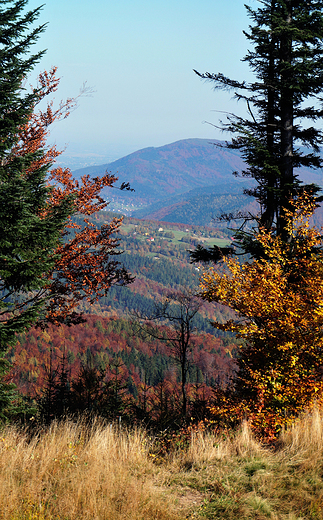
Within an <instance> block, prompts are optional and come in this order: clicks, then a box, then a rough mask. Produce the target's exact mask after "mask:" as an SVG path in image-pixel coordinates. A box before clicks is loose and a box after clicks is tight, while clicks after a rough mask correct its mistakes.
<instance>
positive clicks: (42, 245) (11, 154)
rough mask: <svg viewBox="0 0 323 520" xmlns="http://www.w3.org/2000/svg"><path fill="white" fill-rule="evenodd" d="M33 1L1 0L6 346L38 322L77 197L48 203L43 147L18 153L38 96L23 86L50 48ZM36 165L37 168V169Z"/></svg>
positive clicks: (1, 257) (1, 289)
mask: <svg viewBox="0 0 323 520" xmlns="http://www.w3.org/2000/svg"><path fill="white" fill-rule="evenodd" d="M26 4H27V1H26V0H18V1H15V2H12V1H10V0H9V1H8V0H7V1H6V0H3V1H0V351H2V352H3V351H5V350H6V349H7V347H8V345H9V344H10V343H12V342H13V341H14V337H15V333H16V332H20V331H22V330H24V329H25V328H26V327H29V326H30V325H31V324H32V323H33V322H35V321H36V320H37V319H38V317H39V313H40V312H41V309H42V305H43V303H44V301H45V299H46V289H45V276H44V275H45V273H47V272H48V271H49V270H50V269H51V268H52V267H53V265H54V262H55V256H54V255H53V251H54V250H55V248H56V247H57V245H58V243H59V240H60V236H61V231H62V229H64V226H65V223H66V220H67V218H68V215H69V214H70V213H71V208H72V200H71V198H65V199H64V200H62V201H61V202H60V203H58V204H57V205H56V206H54V207H53V206H50V205H49V195H50V191H51V188H50V187H49V186H48V185H47V181H46V177H47V174H48V166H45V167H44V166H39V167H37V164H38V163H39V164H41V161H40V160H39V159H41V157H42V155H43V154H44V153H45V151H44V150H39V149H38V150H36V151H35V152H29V153H26V154H23V153H21V152H19V153H17V148H19V147H17V145H18V144H19V132H20V130H21V128H23V126H24V125H26V123H27V122H28V120H29V118H30V116H31V114H32V112H33V109H34V106H35V103H36V102H37V99H38V91H37V89H34V90H32V92H31V93H28V92H27V91H26V90H25V88H24V83H25V82H26V79H27V75H28V74H29V73H30V72H31V71H32V69H33V67H34V66H35V64H36V63H37V62H38V61H39V60H40V58H41V57H42V55H43V52H38V53H37V54H30V47H31V46H32V45H33V44H34V43H35V42H36V41H37V38H38V37H39V35H40V34H41V33H42V32H43V30H44V28H45V27H44V25H42V26H38V27H36V28H32V26H33V23H34V22H35V20H36V19H37V17H38V15H39V12H40V8H37V9H34V10H32V11H26V9H25V8H26ZM35 165H36V166H35Z"/></svg>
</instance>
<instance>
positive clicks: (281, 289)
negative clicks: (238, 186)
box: [201, 196, 323, 438]
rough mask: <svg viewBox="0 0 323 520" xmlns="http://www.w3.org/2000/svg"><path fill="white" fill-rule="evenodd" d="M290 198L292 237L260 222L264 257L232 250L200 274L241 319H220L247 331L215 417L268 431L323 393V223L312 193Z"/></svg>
mask: <svg viewBox="0 0 323 520" xmlns="http://www.w3.org/2000/svg"><path fill="white" fill-rule="evenodd" d="M291 204H292V205H293V206H294V207H293V208H292V209H291V211H290V212H289V211H286V212H285V217H286V223H287V227H288V232H289V234H290V237H291V239H290V241H289V242H288V243H287V242H284V241H283V240H282V239H281V238H280V237H277V236H275V234H274V233H272V232H270V231H267V230H265V229H260V230H259V232H258V233H257V234H256V235H255V237H254V238H255V240H257V241H258V242H259V244H260V245H261V247H262V248H263V257H262V258H260V259H257V260H251V261H248V262H245V263H242V264H240V263H239V261H238V260H237V259H232V258H228V257H225V258H224V260H223V263H222V265H221V266H216V267H214V268H211V269H209V270H208V271H206V272H205V273H204V274H203V276H202V279H201V293H202V296H203V298H204V299H206V300H209V301H215V302H218V303H221V304H223V305H227V306H229V307H230V308H231V309H234V310H235V311H236V316H237V317H236V319H235V320H229V321H227V322H226V323H224V324H220V323H214V325H215V326H216V327H217V328H220V329H222V330H226V331H232V332H234V333H235V334H236V335H237V337H238V338H241V339H242V343H241V346H240V349H239V353H238V360H237V362H238V372H237V377H236V380H235V383H234V387H233V390H232V392H231V393H230V395H228V394H227V395H224V394H223V396H222V403H221V399H220V400H219V401H218V404H217V406H215V407H214V408H213V410H212V411H213V414H214V417H218V418H220V417H221V415H222V418H223V417H224V416H225V415H227V416H230V415H231V417H233V416H234V415H236V417H238V418H240V419H242V418H243V417H245V418H248V419H249V420H250V422H251V424H252V425H253V427H254V428H255V430H256V431H257V432H258V433H261V434H264V435H266V436H267V437H268V438H275V436H276V434H277V432H278V431H279V430H280V429H281V428H282V426H283V425H285V424H288V423H289V422H291V421H293V420H294V419H295V417H297V415H298V414H299V413H300V412H301V411H302V410H304V409H305V408H307V407H311V406H312V405H313V404H314V403H315V402H317V401H319V400H321V399H322V396H323V252H322V249H321V230H319V229H317V228H315V227H311V226H310V217H311V215H312V213H313V211H314V209H315V203H314V202H313V201H311V200H310V197H309V196H303V197H302V198H300V199H299V200H298V201H296V202H291ZM294 211H295V213H294Z"/></svg>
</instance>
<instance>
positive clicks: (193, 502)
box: [0, 410, 323, 520]
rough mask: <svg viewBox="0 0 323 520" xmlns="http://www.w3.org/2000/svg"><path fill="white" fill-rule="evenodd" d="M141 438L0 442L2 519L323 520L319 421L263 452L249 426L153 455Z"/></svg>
mask: <svg viewBox="0 0 323 520" xmlns="http://www.w3.org/2000/svg"><path fill="white" fill-rule="evenodd" d="M157 446H158V439H153V438H150V437H149V435H148V434H147V433H145V432H143V431H140V430H133V431H124V430H118V429H117V428H114V427H112V426H110V425H108V426H103V425H102V424H100V423H94V424H93V425H92V426H91V427H86V426H85V424H83V423H78V424H73V423H71V422H68V421H66V422H62V423H60V424H57V423H54V424H52V426H51V427H50V428H49V429H47V430H44V431H40V432H39V433H38V434H37V435H33V436H31V437H30V436H29V435H28V433H27V431H26V430H19V429H15V428H13V427H9V428H8V429H6V430H3V431H2V432H1V436H0V503H1V506H2V507H1V512H0V517H1V518H2V519H4V520H32V519H33V520H49V519H51V520H58V519H60V520H62V519H64V520H74V519H91V520H92V519H97V520H101V519H102V520H103V519H104V520H108V519H113V520H121V519H122V520H124V519H129V520H141V519H142V520H153V519H154V520H166V519H167V520H175V519H177V520H184V519H188V518H190V519H198V518H206V519H215V518H216V519H232V520H233V519H241V520H243V519H257V520H262V519H266V518H270V519H272V520H287V519H288V520H297V519H299V520H300V519H314V518H315V519H323V510H322V509H323V483H322V478H321V475H322V467H323V415H322V413H321V412H319V411H317V410H316V411H315V412H313V413H311V414H308V415H305V416H303V418H301V419H300V420H299V421H298V422H296V423H295V424H294V425H293V426H292V427H291V428H289V429H288V430H286V431H284V432H282V434H281V436H280V439H279V444H277V445H276V446H275V447H271V448H268V447H266V448H264V447H263V446H261V445H260V444H259V443H257V442H256V441H255V439H254V438H253V436H252V434H251V432H250V429H249V428H248V425H247V423H245V424H244V425H243V426H242V428H241V429H240V430H239V431H238V432H236V433H234V432H222V433H221V434H218V435H215V434H212V433H205V432H198V433H195V434H192V435H191V440H190V443H189V446H188V447H187V448H186V449H183V447H182V448H181V449H179V448H177V449H176V448H174V449H173V450H171V451H169V452H168V454H166V455H164V456H163V457H159V456H158V455H156V453H157V451H158V450H157V449H156V448H157Z"/></svg>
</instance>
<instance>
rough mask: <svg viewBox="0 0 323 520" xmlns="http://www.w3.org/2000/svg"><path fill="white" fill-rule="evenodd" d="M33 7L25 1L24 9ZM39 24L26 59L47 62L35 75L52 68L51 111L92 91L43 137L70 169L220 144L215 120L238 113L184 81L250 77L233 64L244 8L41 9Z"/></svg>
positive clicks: (135, 3)
mask: <svg viewBox="0 0 323 520" xmlns="http://www.w3.org/2000/svg"><path fill="white" fill-rule="evenodd" d="M40 4H41V1H40V2H39V1H38V0H29V2H28V9H33V8H35V7H38V6H39V5H40ZM255 4H256V0H250V2H249V5H251V6H255ZM38 22H39V23H47V22H48V26H47V29H46V31H45V32H44V33H43V34H42V35H41V37H40V38H39V40H38V42H37V44H36V45H34V46H33V51H34V52H35V51H36V50H39V49H47V52H46V55H45V56H44V57H43V59H42V60H41V62H40V63H39V65H37V67H36V69H35V71H34V75H36V74H38V73H39V72H40V71H42V70H48V69H49V68H50V67H51V66H53V65H55V66H57V67H58V75H59V77H61V83H60V87H59V90H58V92H57V93H56V98H55V101H56V102H59V101H60V100H61V99H65V98H67V97H72V96H77V95H78V93H79V91H80V89H81V88H82V85H83V84H84V83H86V85H87V86H88V87H90V88H91V90H92V94H91V95H90V96H86V97H83V98H81V99H80V100H79V106H78V108H77V110H75V111H74V112H73V113H72V114H71V115H70V117H69V118H68V119H67V120H65V121H61V122H59V123H57V124H55V126H54V128H53V130H52V132H51V137H50V140H51V143H50V144H52V143H54V142H55V143H56V144H57V145H58V146H59V147H61V148H64V147H66V151H65V152H64V154H63V155H62V158H61V161H62V162H63V163H64V162H65V163H66V164H67V165H69V166H78V167H81V166H85V165H87V164H103V163H105V162H111V161H112V160H115V159H118V158H120V157H123V156H125V155H128V154H129V153H132V152H134V151H136V150H139V149H142V148H146V147H150V146H154V147H158V146H163V145H165V144H168V143H172V142H174V141H178V140H180V139H187V138H205V139H210V140H212V139H224V138H225V137H226V136H225V134H222V133H219V131H218V130H217V129H216V128H215V127H214V126H212V125H216V124H217V123H218V120H219V117H220V114H219V111H234V112H236V113H243V111H244V107H243V106H239V105H238V104H237V103H236V101H233V100H232V99H231V98H232V94H231V93H229V92H222V91H214V90H213V88H212V84H211V83H208V82H204V81H202V80H201V79H200V78H199V77H198V76H196V74H194V72H193V69H196V70H198V71H199V72H206V71H208V72H214V73H215V72H223V73H224V74H225V75H227V76H229V77H232V78H235V79H239V80H242V79H246V78H248V77H250V72H249V70H248V66H247V64H245V63H243V62H241V58H242V57H243V56H244V55H245V54H246V51H247V48H248V43H247V40H246V38H245V36H244V35H243V32H242V31H243V30H246V29H247V28H248V24H249V20H248V18H247V16H246V11H245V8H244V1H243V0H227V1H226V2H224V1H223V0H91V1H89V0H47V2H46V3H45V4H44V6H43V9H42V12H41V15H40V17H39V19H38ZM208 123H211V124H208Z"/></svg>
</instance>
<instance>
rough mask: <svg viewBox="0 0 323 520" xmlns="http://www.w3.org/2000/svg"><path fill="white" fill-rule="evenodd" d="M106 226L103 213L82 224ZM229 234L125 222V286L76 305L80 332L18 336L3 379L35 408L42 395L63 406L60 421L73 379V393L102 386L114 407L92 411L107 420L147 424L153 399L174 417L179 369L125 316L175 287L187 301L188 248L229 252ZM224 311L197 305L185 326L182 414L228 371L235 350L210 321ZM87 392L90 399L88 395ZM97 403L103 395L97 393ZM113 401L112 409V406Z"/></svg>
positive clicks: (195, 273)
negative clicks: (131, 418)
mask: <svg viewBox="0 0 323 520" xmlns="http://www.w3.org/2000/svg"><path fill="white" fill-rule="evenodd" d="M112 217H113V215H112V214H111V213H109V212H100V213H98V214H96V215H95V216H93V217H92V218H91V221H92V222H93V223H94V224H95V225H96V226H98V227H99V226H101V225H102V224H104V223H105V222H108V221H110V220H111V218H112ZM76 222H77V218H76ZM229 235H230V233H229V232H228V231H227V232H226V233H223V231H222V230H219V229H216V228H206V227H200V226H186V225H180V224H171V223H167V224H164V223H163V224H161V223H159V222H156V221H146V220H139V219H132V218H125V219H124V223H123V225H122V227H121V230H120V233H119V238H120V246H119V249H120V251H124V252H123V253H122V256H120V260H122V262H123V263H124V265H125V267H126V268H127V270H128V271H129V272H130V273H131V274H132V275H133V276H134V281H133V283H131V284H130V285H128V286H127V287H112V288H110V290H109V291H108V293H107V295H106V296H105V297H102V298H100V299H99V300H98V301H97V302H96V303H94V304H92V305H90V304H89V303H83V304H81V305H80V310H82V312H83V313H84V318H85V322H84V323H83V324H80V325H75V326H74V325H73V326H70V327H67V326H65V325H61V326H59V327H55V326H53V325H50V326H48V327H47V328H46V329H45V330H41V329H35V328H32V329H31V330H30V331H29V332H27V333H25V334H22V335H20V336H19V339H18V342H17V344H16V345H15V346H13V347H12V348H11V349H10V350H9V352H8V354H7V359H8V360H9V361H10V362H12V363H13V367H14V368H13V370H12V371H11V373H10V380H11V381H13V382H14V383H16V384H17V386H18V388H19V390H21V391H23V392H24V393H27V394H29V395H31V396H32V397H37V399H40V400H41V402H43V400H44V399H45V397H46V395H47V394H46V391H48V390H49V388H51V391H52V398H51V399H52V400H53V402H52V404H51V407H52V410H54V409H55V406H58V405H57V402H56V401H57V399H58V397H57V396H60V398H59V400H60V401H61V402H62V403H63V404H61V405H59V406H63V409H64V410H65V412H67V411H68V410H70V411H71V408H73V406H76V405H75V399H76V397H75V396H76V394H75V392H76V390H75V388H76V387H77V381H79V383H80V381H81V379H82V377H83V379H82V381H83V382H82V385H83V387H84V385H85V386H86V384H89V385H90V386H91V385H92V386H93V385H94V386H95V385H97V390H96V391H99V390H98V388H99V387H100V385H101V390H100V391H102V392H103V387H102V385H108V387H109V389H110V390H109V391H110V393H111V395H112V396H114V397H113V403H114V404H113V406H112V404H111V402H110V405H109V406H110V407H111V409H110V408H109V406H108V405H107V403H106V404H105V405H103V403H102V401H101V403H100V406H101V412H102V410H103V408H104V406H108V408H107V410H106V414H107V415H109V416H110V415H111V414H112V415H113V416H115V415H116V414H120V413H123V414H126V410H127V413H130V412H129V409H131V410H132V413H139V412H140V410H141V412H140V413H142V406H144V409H145V413H148V410H150V417H151V418H153V417H156V418H157V416H158V413H157V412H158V406H160V402H159V400H160V398H161V397H160V396H161V395H162V396H163V399H164V400H166V401H165V402H166V403H168V404H167V406H168V407H170V408H169V414H170V416H172V414H175V415H176V413H177V411H178V408H177V406H178V403H179V402H180V373H179V364H178V362H177V361H176V359H175V358H174V355H173V354H172V351H171V349H170V347H169V344H168V343H167V342H165V341H161V340H158V339H154V338H147V337H141V335H140V334H139V333H138V330H135V329H134V327H133V324H132V321H133V319H134V314H135V313H141V314H145V315H151V314H153V312H154V310H155V309H156V305H158V303H160V302H161V301H162V299H163V298H164V297H165V295H167V294H168V293H169V291H180V290H183V289H184V288H185V290H190V291H192V293H194V292H195V291H196V290H197V288H198V284H199V278H200V275H201V272H202V265H200V264H194V265H192V264H190V263H189V254H188V249H190V248H194V247H195V246H196V245H197V244H199V243H201V244H202V243H203V244H205V245H209V246H210V245H213V244H218V245H226V244H228V243H230V236H229ZM174 305H175V304H174ZM174 309H175V307H174ZM230 312H231V311H228V310H226V308H224V307H221V306H219V305H217V304H216V305H214V304H208V303H207V302H201V307H200V309H199V311H198V313H197V314H196V316H195V317H194V323H192V332H194V334H193V337H192V349H191V350H192V353H191V354H190V366H189V371H188V395H189V400H191V401H190V402H192V406H193V402H195V401H196V400H197V399H200V398H202V396H204V397H203V399H207V397H210V395H211V394H212V388H213V387H217V386H218V385H220V386H221V387H223V386H224V387H225V386H226V385H227V384H228V381H229V378H230V375H231V374H232V370H233V369H234V366H235V362H234V357H235V348H236V343H237V342H236V340H235V339H234V338H233V337H232V335H231V334H230V333H224V332H222V331H219V330H217V329H215V328H214V327H212V326H211V324H210V319H214V318H215V317H216V318H217V320H219V321H225V320H226V319H227V318H228V317H229V316H230ZM231 314H232V313H231ZM165 327H166V328H165ZM166 329H167V324H166V323H162V322H161V323H160V330H165V331H166ZM82 371H83V372H82ZM87 371H90V372H91V371H92V372H91V374H92V376H91V377H92V378H94V380H95V381H93V380H92V382H91V383H89V381H88V379H87V383H86V382H85V380H86V378H87V377H89V375H88V372H87ZM82 374H83V375H82ZM100 374H101V375H100ZM102 374H105V380H104V381H105V383H103V380H102V379H100V378H101V377H102ZM80 378H81V379H80ZM90 379H91V378H90ZM73 385H74V386H73ZM73 388H74V390H73V392H74V393H73V392H72V389H73ZM77 388H79V387H77ZM46 389H47V390H46ZM54 390H55V391H54ZM88 391H89V392H90V393H91V392H93V391H94V390H93V388H92V387H91V389H88ZM55 392H56V393H55ZM62 392H63V397H62ZM70 392H72V394H73V399H74V401H73V403H74V404H73V405H72V401H71V399H72V394H70ZM160 392H161V394H160ZM108 393H109V392H108ZM54 395H56V398H55V397H54ZM105 395H106V396H107V395H108V394H107V389H106V390H105ZM111 395H110V401H111V399H112V397H111ZM174 396H177V400H176V399H175V400H174ZM47 397H48V396H47ZM78 399H79V400H80V399H81V398H80V397H78ZM93 399H94V398H93ZM116 399H117V401H118V403H119V404H117V403H116V402H114V401H115V400H116ZM143 401H144V403H145V404H144V405H143ZM55 402H56V405H55ZM64 403H65V404H64ZM158 403H159V404H158ZM64 407H65V408H64ZM129 407H130V408H129ZM45 408H46V407H45ZM112 408H113V413H112ZM64 410H62V409H60V410H56V412H57V413H59V412H60V413H61V412H63V411H64ZM109 410H110V411H109ZM136 410H137V411H136ZM138 410H139V412H138ZM56 412H55V413H56ZM52 413H54V411H53V412H52ZM102 413H103V412H102ZM140 413H139V415H140Z"/></svg>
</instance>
